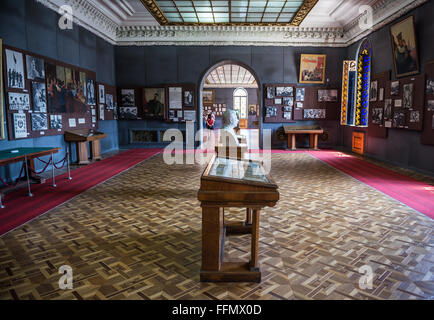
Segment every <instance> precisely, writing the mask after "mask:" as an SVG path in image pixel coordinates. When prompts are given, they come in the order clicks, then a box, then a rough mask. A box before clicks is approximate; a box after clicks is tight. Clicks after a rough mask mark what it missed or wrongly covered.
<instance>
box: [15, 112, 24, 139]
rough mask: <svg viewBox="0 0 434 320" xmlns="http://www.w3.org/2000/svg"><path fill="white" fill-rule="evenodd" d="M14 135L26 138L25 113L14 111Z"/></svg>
mask: <svg viewBox="0 0 434 320" xmlns="http://www.w3.org/2000/svg"><path fill="white" fill-rule="evenodd" d="M14 137H15V138H16V139H19V138H27V118H26V114H25V113H14Z"/></svg>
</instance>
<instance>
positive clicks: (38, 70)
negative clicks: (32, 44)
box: [26, 55, 45, 81]
mask: <svg viewBox="0 0 434 320" xmlns="http://www.w3.org/2000/svg"><path fill="white" fill-rule="evenodd" d="M26 65H27V79H29V80H38V81H44V80H45V67H44V60H43V59H40V58H36V57H33V56H29V55H26Z"/></svg>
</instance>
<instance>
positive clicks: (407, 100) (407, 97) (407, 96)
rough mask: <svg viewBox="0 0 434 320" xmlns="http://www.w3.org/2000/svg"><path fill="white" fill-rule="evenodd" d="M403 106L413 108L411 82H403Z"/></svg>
mask: <svg viewBox="0 0 434 320" xmlns="http://www.w3.org/2000/svg"><path fill="white" fill-rule="evenodd" d="M403 91H404V92H403V100H404V108H406V109H412V108H413V83H408V84H404V86H403Z"/></svg>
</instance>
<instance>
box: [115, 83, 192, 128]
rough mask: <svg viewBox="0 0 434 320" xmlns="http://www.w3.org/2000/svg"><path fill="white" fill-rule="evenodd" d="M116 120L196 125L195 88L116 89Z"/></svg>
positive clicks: (187, 85)
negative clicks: (147, 120) (191, 122)
mask: <svg viewBox="0 0 434 320" xmlns="http://www.w3.org/2000/svg"><path fill="white" fill-rule="evenodd" d="M118 97H119V99H118V105H119V110H118V119H119V120H143V119H150V120H163V121H165V122H170V123H179V122H185V121H196V107H197V104H196V101H197V99H196V86H195V85H194V84H173V85H172V84H169V85H161V86H149V87H146V88H143V87H141V88H119V89H118Z"/></svg>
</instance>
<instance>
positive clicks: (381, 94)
mask: <svg viewBox="0 0 434 320" xmlns="http://www.w3.org/2000/svg"><path fill="white" fill-rule="evenodd" d="M383 100H384V88H380V91H378V101H383Z"/></svg>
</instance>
